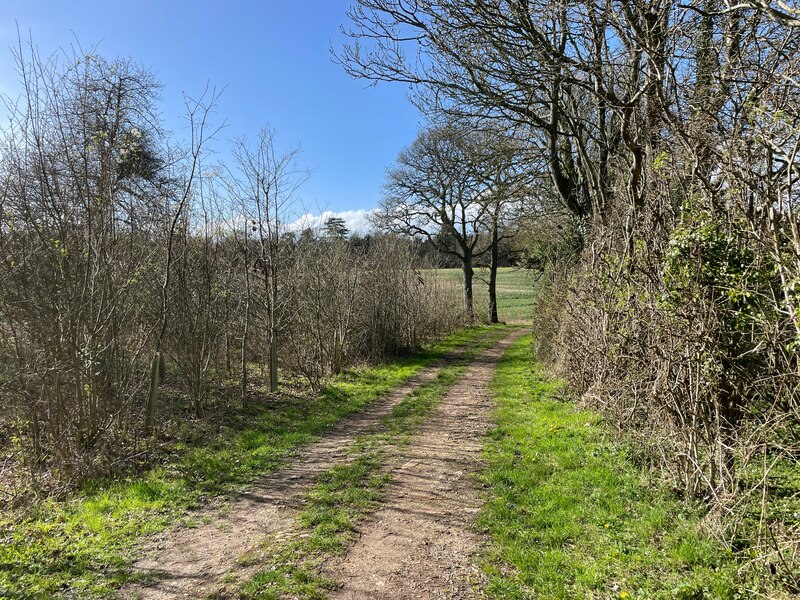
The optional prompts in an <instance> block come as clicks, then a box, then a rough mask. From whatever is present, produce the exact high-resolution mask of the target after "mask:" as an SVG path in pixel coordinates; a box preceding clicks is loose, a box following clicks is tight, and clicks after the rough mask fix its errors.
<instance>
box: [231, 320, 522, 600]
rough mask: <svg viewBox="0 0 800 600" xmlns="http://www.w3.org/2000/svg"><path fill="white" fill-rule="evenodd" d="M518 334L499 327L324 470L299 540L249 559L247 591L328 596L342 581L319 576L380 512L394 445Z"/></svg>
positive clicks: (265, 598) (300, 521)
mask: <svg viewBox="0 0 800 600" xmlns="http://www.w3.org/2000/svg"><path fill="white" fill-rule="evenodd" d="M509 331H511V329H507V328H499V329H498V330H497V333H496V334H495V335H491V336H487V337H485V338H484V339H482V340H481V341H480V342H479V343H477V344H476V345H475V346H474V347H473V348H472V349H471V350H470V351H469V352H467V353H465V354H464V355H463V356H462V357H460V358H459V359H458V360H456V361H454V362H453V363H451V364H449V365H447V366H445V367H444V368H443V369H442V370H441V371H439V373H438V376H437V377H436V379H434V380H432V381H430V382H427V383H425V384H423V385H421V386H420V387H418V388H417V389H416V390H414V391H413V392H412V393H411V394H409V396H408V397H406V398H405V399H404V400H403V401H402V402H401V403H400V404H398V405H397V406H395V407H394V409H393V410H392V411H391V412H390V413H389V414H388V415H387V416H386V417H384V418H383V419H382V420H381V424H380V426H379V427H378V428H376V430H375V431H374V432H371V433H368V434H366V435H363V436H360V437H359V438H358V439H357V440H356V443H355V444H354V446H353V448H352V449H351V451H350V456H351V460H350V461H348V462H347V463H344V464H341V465H337V466H335V467H333V468H331V469H329V470H328V471H326V472H324V473H322V474H321V475H320V476H319V478H318V480H317V484H316V485H315V486H314V487H313V488H312V489H311V491H310V492H309V493H308V495H307V497H306V501H305V505H304V507H303V509H302V511H301V512H300V514H299V515H298V518H297V523H296V531H295V537H294V538H293V539H292V540H291V541H289V542H288V543H286V542H284V543H278V542H270V541H268V542H266V543H265V544H264V546H263V547H262V548H260V549H259V550H258V551H256V552H254V553H253V554H252V555H250V556H247V557H245V558H244V559H243V560H244V561H245V562H247V561H253V563H254V564H256V563H258V564H262V565H263V568H262V569H261V570H260V571H259V572H258V573H257V574H256V575H255V576H254V577H253V578H252V579H251V580H250V581H248V582H247V583H245V584H244V585H243V586H242V588H241V595H242V597H244V598H247V599H252V600H270V599H276V598H285V597H290V598H303V599H307V600H312V599H321V598H325V597H326V595H327V592H328V591H329V590H331V589H335V587H336V585H337V584H336V582H333V581H330V580H328V579H326V578H324V577H322V576H321V575H320V574H319V567H320V565H321V564H322V562H323V561H324V560H325V559H326V558H328V557H330V556H333V555H337V554H342V553H344V552H346V550H347V547H348V544H349V543H350V542H351V541H352V539H353V537H354V532H355V529H356V525H357V524H358V522H359V521H361V520H363V518H364V517H365V516H366V515H367V514H369V513H370V512H372V511H373V510H375V509H376V507H377V506H378V502H379V500H380V498H381V495H382V491H383V489H384V487H385V486H386V484H387V483H388V481H389V479H390V476H389V475H387V474H386V473H385V472H384V471H383V467H384V465H385V464H386V461H387V458H388V453H389V451H390V448H391V447H396V446H400V445H402V444H406V443H408V442H409V440H410V439H411V436H412V435H413V433H414V432H415V431H416V430H417V428H418V427H419V425H420V424H421V423H422V422H423V421H424V420H425V419H426V418H427V417H428V416H429V415H430V414H431V412H432V411H433V409H434V408H435V407H436V405H437V404H438V403H439V401H440V400H441V399H442V398H443V397H444V395H445V393H446V392H447V390H448V389H450V388H451V387H452V386H453V384H455V383H456V382H457V381H458V380H459V378H460V377H461V375H463V373H464V372H465V371H466V369H467V368H468V365H469V362H470V361H471V360H472V359H474V358H475V356H476V355H477V354H478V353H479V352H481V351H482V350H485V349H487V348H490V347H491V346H493V345H494V344H495V343H497V341H498V340H499V338H500V337H502V336H503V335H505V334H507V333H508V332H509Z"/></svg>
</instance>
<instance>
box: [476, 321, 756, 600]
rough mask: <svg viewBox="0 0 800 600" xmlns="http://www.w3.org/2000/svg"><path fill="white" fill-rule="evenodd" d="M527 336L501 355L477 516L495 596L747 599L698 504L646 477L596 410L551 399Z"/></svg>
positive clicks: (551, 385) (555, 388)
mask: <svg viewBox="0 0 800 600" xmlns="http://www.w3.org/2000/svg"><path fill="white" fill-rule="evenodd" d="M530 343H531V338H530V337H529V336H526V337H524V338H521V339H520V340H519V341H518V342H516V343H515V344H514V345H513V346H512V347H510V348H509V350H508V351H507V352H506V353H505V355H504V356H503V358H502V360H501V362H500V364H499V366H498V370H497V373H496V375H495V379H494V382H493V388H494V393H495V394H496V398H497V408H496V411H495V413H494V419H495V423H496V427H495V428H494V429H493V430H492V431H491V433H490V436H489V440H488V443H487V446H486V451H485V453H486V457H487V459H488V467H487V471H486V473H485V483H486V484H487V487H488V494H489V498H488V502H487V504H486V506H485V508H484V510H483V511H482V513H481V515H480V518H479V524H480V526H481V527H482V528H483V529H485V531H486V532H488V533H489V535H490V536H491V540H492V541H491V542H490V544H489V547H488V549H487V554H486V558H485V571H486V574H487V577H488V588H487V594H488V596H489V597H491V598H542V599H546V598H564V599H576V598H628V599H633V598H637V599H638V598H648V599H650V598H675V599H679V600H701V599H710V598H719V599H733V598H740V597H741V598H744V597H747V596H745V595H742V593H741V592H739V591H738V583H737V568H736V567H737V565H736V563H735V561H734V559H733V557H732V556H731V554H730V553H729V552H727V551H726V550H725V549H723V548H722V547H721V546H719V545H718V544H716V543H715V542H714V541H712V540H711V539H710V538H709V537H707V536H705V535H704V534H703V533H702V531H701V529H700V527H699V523H700V520H701V518H702V512H701V509H700V508H699V507H692V506H687V505H686V504H683V503H681V502H679V501H678V500H677V499H675V498H674V497H672V496H671V495H670V493H669V491H667V490H665V489H663V488H660V487H659V486H656V485H652V484H651V483H650V482H649V481H648V479H647V477H646V475H645V474H643V473H641V472H640V471H639V470H638V469H637V468H636V467H635V466H634V465H633V463H632V461H631V460H630V456H629V454H628V453H627V452H626V450H625V448H624V446H623V445H621V444H620V443H618V441H617V440H615V439H614V437H613V436H612V435H611V433H610V432H609V431H608V430H607V429H606V428H605V427H604V425H603V422H602V420H601V419H600V417H599V416H598V415H597V414H595V413H592V412H587V411H580V410H576V409H575V408H574V407H573V406H571V405H570V404H568V403H565V402H563V401H560V400H559V399H558V392H559V384H558V383H556V382H553V381H549V380H548V379H547V378H546V377H544V376H543V375H542V374H541V373H540V372H539V371H537V369H536V367H535V365H534V361H533V358H532V356H531V352H530Z"/></svg>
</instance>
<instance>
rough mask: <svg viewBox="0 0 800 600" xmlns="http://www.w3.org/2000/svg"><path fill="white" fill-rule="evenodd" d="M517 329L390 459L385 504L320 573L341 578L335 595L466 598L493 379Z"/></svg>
mask: <svg viewBox="0 0 800 600" xmlns="http://www.w3.org/2000/svg"><path fill="white" fill-rule="evenodd" d="M522 333H523V332H519V333H517V334H514V335H512V336H510V337H507V338H506V339H504V340H503V341H501V342H500V343H499V344H497V345H496V346H494V347H493V348H491V349H490V350H488V351H486V352H484V353H483V354H481V355H480V356H479V357H478V358H477V359H476V360H475V361H474V362H473V363H472V364H471V365H470V367H469V369H468V370H467V372H466V373H465V374H464V375H463V376H462V378H461V379H460V380H459V382H458V383H457V384H456V385H455V386H453V387H452V388H451V389H450V390H449V391H448V392H447V394H446V396H445V398H444V399H443V401H442V402H441V403H440V404H439V406H438V407H437V408H436V410H435V412H434V414H433V415H432V416H431V418H430V419H429V420H428V421H427V422H426V423H425V424H424V425H423V426H422V428H421V429H420V431H419V434H418V435H417V436H416V437H415V438H414V440H413V441H412V443H411V444H410V445H409V446H408V447H406V448H404V449H403V451H402V454H401V455H400V456H398V457H397V458H396V460H395V461H394V462H395V464H396V469H395V470H394V472H393V477H392V483H391V485H390V487H389V490H388V492H387V494H386V499H385V501H384V505H383V508H382V509H381V510H379V511H378V512H377V513H375V514H374V515H373V517H372V518H371V519H370V520H369V522H368V523H366V524H365V525H364V526H363V527H362V529H361V532H360V537H359V539H358V541H357V542H356V543H355V545H354V546H353V547H352V548H351V549H350V551H349V552H348V554H347V555H346V556H345V557H344V558H343V559H341V560H338V561H336V562H331V563H330V564H329V565H328V568H327V570H326V573H325V575H327V576H328V577H331V578H332V579H334V580H335V581H338V582H340V583H341V584H342V587H341V588H340V589H339V590H338V591H337V592H336V593H334V594H332V595H331V598H333V599H340V600H343V599H347V600H350V599H367V598H370V599H381V598H385V599H387V600H388V599H390V598H391V599H400V598H409V599H411V598H414V599H423V598H454V599H455V598H458V599H462V598H471V597H475V596H476V595H478V594H479V592H478V593H476V591H475V590H476V589H479V588H480V579H481V575H480V571H479V569H478V568H477V567H476V566H475V564H474V557H475V553H476V551H477V550H478V547H479V544H480V538H479V536H478V534H477V533H475V531H474V528H473V523H474V519H475V516H476V515H477V513H478V511H479V510H480V507H481V504H482V499H481V494H480V491H479V490H478V488H477V486H476V481H475V477H474V475H475V473H477V471H478V470H479V469H480V466H481V457H480V451H481V448H482V446H483V436H484V435H485V433H486V431H487V429H488V427H489V422H490V421H489V413H490V411H491V400H492V399H491V395H490V392H489V384H490V383H491V380H492V376H493V374H494V369H495V366H496V364H497V361H498V360H499V358H500V356H501V355H502V354H503V351H504V350H505V349H506V348H507V347H508V345H509V344H510V343H511V341H513V340H514V339H516V338H517V337H518V336H519V335H521V334H522Z"/></svg>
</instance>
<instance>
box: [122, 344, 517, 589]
mask: <svg viewBox="0 0 800 600" xmlns="http://www.w3.org/2000/svg"><path fill="white" fill-rule="evenodd" d="M521 333H522V332H517V333H515V334H512V335H511V336H509V337H507V338H505V339H504V340H503V341H501V342H500V343H498V344H497V345H495V346H494V347H493V348H491V349H490V350H488V351H486V352H484V353H482V354H480V355H479V356H478V357H477V358H476V359H475V360H474V361H473V362H472V363H471V364H470V366H469V368H468V370H467V372H466V373H465V374H464V375H463V377H462V379H461V380H459V382H458V383H457V384H456V385H455V386H453V387H452V388H451V389H450V390H449V391H448V393H447V394H446V396H445V398H444V399H443V401H442V403H441V404H440V405H439V406H438V407H437V409H436V410H435V412H434V414H433V415H432V417H431V418H430V419H429V420H428V421H427V422H426V423H425V424H424V425H423V426H422V427H421V429H420V431H419V434H418V435H417V436H416V437H415V438H414V439H413V441H412V442H411V444H410V445H409V446H407V447H405V448H403V449H402V450H401V451H400V455H398V456H395V457H394V458H392V459H391V460H390V464H389V468H390V469H391V470H392V483H391V484H390V486H389V488H388V490H387V493H386V497H385V502H384V503H383V504H382V507H381V508H380V509H379V510H378V512H376V513H375V514H374V515H373V516H372V518H371V519H370V520H369V521H367V522H366V523H365V524H364V525H363V527H362V530H361V535H360V537H359V539H358V540H357V541H356V543H355V544H354V546H353V547H352V549H351V550H350V552H348V554H347V555H346V556H345V557H343V558H340V559H336V560H335V561H331V562H329V563H328V564H327V565H326V566H325V571H326V572H325V575H327V576H329V577H331V578H332V579H334V580H335V581H339V582H341V583H342V586H341V588H340V589H339V590H338V591H335V592H334V593H333V594H332V597H333V598H393V599H399V598H469V597H471V596H472V595H473V594H474V592H473V589H474V584H475V583H477V584H478V587H479V583H480V582H479V579H480V575H479V571H478V569H477V568H476V567H475V566H474V564H473V558H474V553H475V551H476V549H477V548H478V546H479V541H480V540H479V538H478V536H477V535H476V534H475V533H474V532H473V529H472V523H473V520H474V517H475V515H476V514H477V512H478V510H479V509H480V505H481V496H480V492H479V490H478V488H477V484H476V481H475V480H474V477H473V474H474V473H475V472H477V470H478V469H479V468H480V449H481V446H482V436H483V435H484V433H485V431H486V429H487V427H488V423H489V418H488V417H489V411H490V410H491V397H490V394H489V390H488V386H489V383H490V381H491V377H492V375H493V373H494V367H495V364H496V362H497V360H498V359H499V357H500V356H501V355H502V353H503V351H504V350H505V348H506V347H507V346H508V344H509V343H510V342H511V341H512V340H513V339H515V338H516V337H517V336H518V335H521ZM459 353H460V352H459V351H456V352H454V353H453V355H451V356H450V357H448V358H447V359H445V360H443V361H440V362H439V363H437V364H435V365H432V366H430V367H428V368H426V369H424V370H422V371H421V372H420V373H418V374H417V375H416V376H414V377H413V378H411V379H410V380H409V381H408V382H406V383H405V384H404V385H402V386H401V387H400V388H397V389H396V390H394V391H393V392H392V393H391V394H389V395H388V396H386V397H385V398H383V399H381V400H379V401H378V402H376V403H374V404H373V405H371V406H370V407H369V408H367V409H366V410H364V411H362V412H360V413H358V414H356V415H353V416H351V417H348V418H346V419H344V420H342V421H340V422H339V423H338V424H337V425H336V426H334V427H332V428H331V429H330V430H328V432H326V433H325V435H324V436H323V437H322V438H321V439H320V440H319V441H318V442H316V443H315V444H313V445H311V446H309V447H308V448H306V449H305V451H302V452H301V453H300V454H299V456H298V457H296V459H295V460H294V461H293V463H292V464H291V465H290V466H288V467H286V468H284V469H282V470H281V471H279V472H276V473H274V474H272V475H270V476H268V477H265V478H263V479H261V480H259V481H257V482H256V483H255V484H254V485H253V486H251V488H250V489H249V490H247V491H246V492H245V493H242V494H240V495H238V496H236V497H235V498H233V499H231V500H230V501H229V503H227V504H226V505H224V506H217V507H209V508H207V509H204V510H201V511H198V512H197V513H193V514H192V515H191V516H192V518H193V521H194V522H197V523H200V524H199V525H197V526H194V527H186V526H182V527H176V528H172V529H168V530H166V531H164V532H162V533H161V534H160V535H159V536H157V538H156V539H154V540H152V541H150V542H149V543H148V544H147V545H146V546H145V547H144V548H143V552H142V555H143V558H141V559H140V560H138V561H137V562H136V563H135V564H134V570H135V571H138V572H139V573H140V574H144V575H152V576H153V578H156V579H157V581H155V582H154V583H152V584H149V585H143V584H137V585H130V586H126V587H125V588H123V589H122V590H121V592H120V594H119V597H120V598H126V599H134V598H136V599H142V600H155V599H159V600H160V599H167V598H203V597H227V596H229V595H230V594H232V593H233V592H234V591H235V589H236V588H237V587H238V584H239V583H241V582H243V581H246V580H247V578H248V577H249V576H251V575H252V574H253V573H254V572H255V571H257V570H258V564H252V563H253V561H247V560H246V559H247V557H248V556H252V553H253V552H254V551H255V550H257V548H258V547H259V545H260V544H262V543H263V542H264V541H265V540H268V539H269V540H273V541H274V540H277V541H280V540H282V539H284V538H285V539H289V538H290V537H292V536H293V524H294V519H295V517H296V515H297V513H298V511H299V509H300V507H301V503H302V499H303V496H304V494H305V493H306V492H307V491H308V489H309V488H310V487H311V486H312V485H313V484H314V482H315V480H316V477H317V475H319V474H320V473H322V472H323V471H325V470H327V469H329V468H331V467H332V466H334V465H335V464H338V463H342V462H345V461H346V460H347V451H348V448H349V447H350V446H351V444H352V443H353V441H354V439H355V438H356V437H357V436H358V435H360V434H363V433H366V432H367V431H369V430H370V429H372V428H374V427H375V425H376V424H377V423H378V422H379V420H380V419H381V417H383V416H384V415H386V414H388V413H389V411H391V409H392V408H393V407H394V406H395V405H397V404H398V403H399V402H401V401H402V400H403V398H405V397H406V396H407V395H408V394H409V393H411V392H412V391H413V390H414V389H415V388H416V387H418V386H420V385H421V384H423V383H425V382H426V381H430V380H432V379H433V378H434V377H435V376H436V374H437V373H438V371H439V370H440V369H441V368H442V366H444V364H446V363H447V362H449V361H450V360H452V359H453V358H455V357H456V356H458V354H459Z"/></svg>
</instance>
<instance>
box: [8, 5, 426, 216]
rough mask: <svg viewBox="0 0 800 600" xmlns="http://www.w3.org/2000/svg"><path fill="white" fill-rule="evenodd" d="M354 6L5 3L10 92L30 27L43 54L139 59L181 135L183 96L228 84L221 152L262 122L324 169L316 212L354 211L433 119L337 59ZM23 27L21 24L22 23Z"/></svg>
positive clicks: (310, 196) (313, 181) (368, 202)
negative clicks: (77, 52) (74, 51)
mask: <svg viewBox="0 0 800 600" xmlns="http://www.w3.org/2000/svg"><path fill="white" fill-rule="evenodd" d="M349 5H350V1H349V0H315V1H311V0H294V1H291V0H263V1H261V2H256V1H244V0H240V1H234V0H229V1H227V2H225V1H219V0H218V1H215V2H212V1H209V0H196V1H194V2H190V1H188V0H180V1H178V0H175V1H171V0H136V1H128V2H118V1H114V0H105V1H96V0H73V1H69V2H67V1H61V0H51V1H50V2H46V1H44V0H2V2H0V51H2V53H3V54H0V57H2V58H0V90H2V91H5V92H12V93H13V92H14V90H15V89H16V88H17V83H16V82H17V76H16V74H15V73H14V69H13V64H12V61H11V54H10V51H9V48H10V47H11V46H14V45H16V42H17V31H16V27H17V26H18V27H19V30H20V33H21V35H22V37H23V38H27V36H28V34H29V33H30V35H31V36H32V37H33V41H34V43H35V44H36V45H37V46H38V47H39V50H40V52H41V53H42V54H43V55H45V54H49V53H51V52H53V51H55V50H57V49H58V48H60V47H69V46H70V45H73V44H74V43H75V40H76V39H77V40H78V41H79V42H80V44H81V45H82V46H83V47H84V49H85V50H88V49H91V48H92V47H95V46H96V49H97V51H98V52H99V53H100V54H102V55H104V56H106V57H109V58H112V57H117V56H121V57H130V58H133V59H134V60H136V61H137V62H139V63H141V64H142V65H143V66H144V67H146V68H148V69H149V70H151V71H152V72H153V73H154V74H155V75H156V77H157V78H158V79H159V80H160V81H161V82H162V83H163V84H164V90H163V93H162V96H163V102H162V105H161V107H162V112H163V121H164V123H165V125H166V126H167V128H169V129H172V130H174V131H175V132H176V133H180V126H181V121H180V116H181V110H182V100H181V98H182V95H181V94H182V93H183V92H186V93H188V94H190V95H191V94H197V93H199V92H201V91H202V90H203V89H204V88H205V85H206V82H210V83H211V85H214V86H217V87H218V88H223V87H224V88H225V90H224V92H223V95H222V98H221V100H220V102H219V104H218V107H217V113H216V118H217V120H218V121H222V120H223V119H224V120H225V121H227V123H228V127H227V128H226V129H225V130H224V131H223V132H222V133H221V134H220V139H219V141H218V142H217V144H216V145H217V147H218V148H219V150H220V151H224V147H225V146H226V143H227V140H230V139H234V138H236V137H238V136H240V135H243V134H247V135H250V137H252V138H255V135H256V133H257V131H258V129H259V128H260V127H261V126H264V125H267V124H269V125H270V126H271V127H272V128H273V129H275V131H276V134H277V140H278V143H279V144H280V145H284V146H286V147H288V146H294V145H299V146H301V148H302V154H301V157H300V162H301V164H302V165H303V166H305V167H308V168H310V169H312V170H313V171H314V172H313V174H312V176H311V178H310V179H309V181H308V182H307V183H306V184H305V185H304V186H303V189H302V190H301V198H302V201H303V204H304V205H306V206H308V207H310V208H311V209H312V210H313V211H315V212H320V211H322V210H329V211H334V212H339V211H351V212H349V213H346V214H345V216H347V218H348V220H351V221H357V220H358V215H359V214H361V213H360V212H357V211H359V210H360V209H371V208H373V207H374V206H375V205H376V204H377V202H378V199H379V198H380V187H381V184H382V182H383V178H384V172H385V169H386V167H388V166H390V165H391V164H392V162H393V161H394V159H395V157H396V156H397V153H398V152H399V151H400V149H401V148H402V147H403V146H405V145H407V144H409V143H410V142H411V141H412V140H413V138H414V136H415V135H416V131H417V127H418V126H419V124H420V121H421V118H420V116H419V115H418V113H417V111H416V110H415V109H414V108H413V106H412V105H411V104H410V103H409V102H408V101H407V99H406V93H407V90H406V89H405V88H404V87H403V86H400V85H388V84H387V85H379V86H378V87H376V88H373V87H368V86H367V83H366V82H365V81H359V80H352V79H350V77H349V76H347V75H346V74H345V73H344V71H343V69H342V68H341V67H340V66H339V65H336V64H334V63H333V61H332V60H331V56H330V48H331V47H332V46H333V47H335V48H336V47H339V46H341V43H342V39H343V38H342V36H341V34H340V32H339V27H340V25H343V24H346V23H347V19H346V14H345V13H346V11H347V8H348V6H349ZM15 21H16V25H15Z"/></svg>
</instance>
